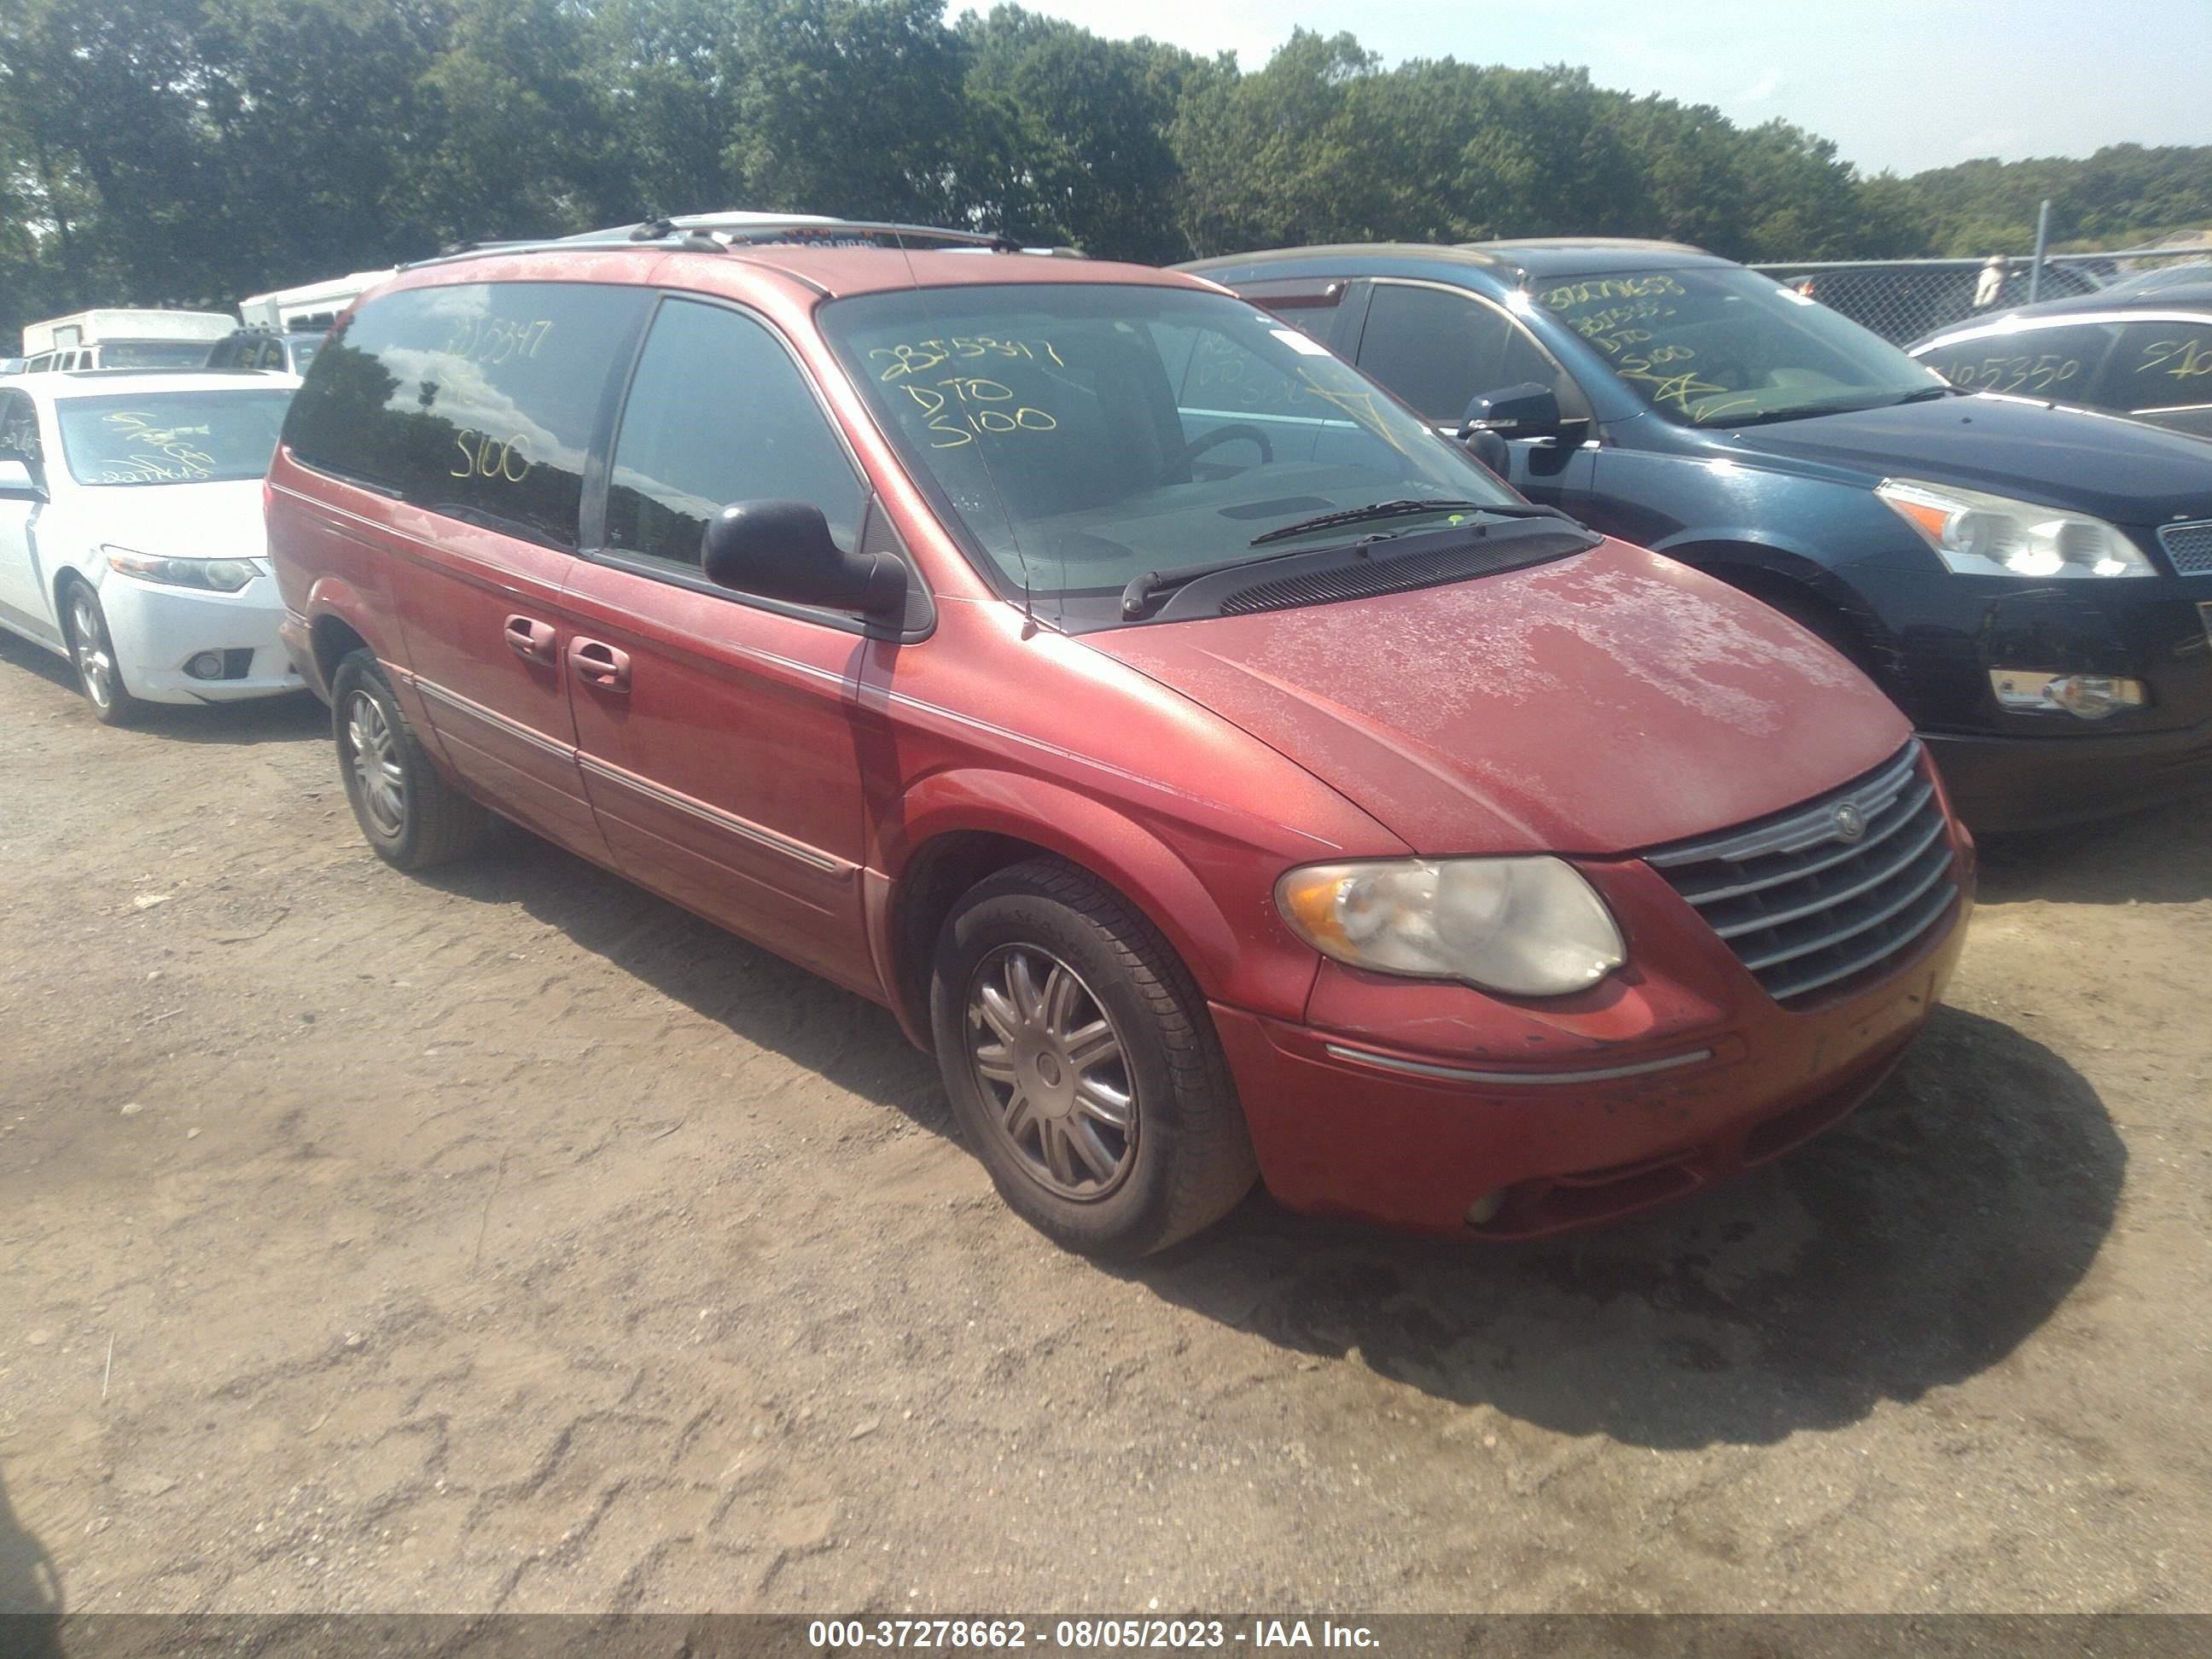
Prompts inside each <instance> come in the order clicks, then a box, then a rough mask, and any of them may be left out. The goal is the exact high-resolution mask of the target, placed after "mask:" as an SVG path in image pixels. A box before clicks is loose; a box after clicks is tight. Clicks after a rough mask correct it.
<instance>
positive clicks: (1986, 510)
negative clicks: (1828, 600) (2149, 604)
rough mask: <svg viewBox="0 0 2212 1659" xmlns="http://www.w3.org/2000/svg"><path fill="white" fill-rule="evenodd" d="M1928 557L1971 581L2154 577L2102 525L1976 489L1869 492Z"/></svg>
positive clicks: (1887, 484)
mask: <svg viewBox="0 0 2212 1659" xmlns="http://www.w3.org/2000/svg"><path fill="white" fill-rule="evenodd" d="M1874 493H1875V495H1879V496H1881V498H1882V500H1883V501H1887V502H1888V503H1889V506H1890V509H1891V510H1892V511H1893V512H1894V513H1896V514H1897V516H1898V517H1899V518H1900V519H1903V520H1905V523H1907V524H1909V525H1911V526H1912V527H1913V528H1914V529H1915V530H1917V531H1918V532H1920V539H1921V540H1923V541H1924V542H1926V543H1927V544H1928V545H1929V547H1931V548H1933V549H1934V550H1935V552H1936V557H1937V558H1939V559H1941V560H1942V561H1943V562H1944V563H1945V564H1947V565H1948V566H1950V567H1951V568H1952V569H1954V570H1956V571H1959V572H1960V573H1961V574H1966V575H1972V576H2154V575H2156V574H2158V573H2157V572H2156V571H2155V570H2154V569H2152V568H2151V563H2150V561H2149V560H2148V559H2147V558H2145V557H2144V556H2143V555H2142V549H2141V548H2139V547H2137V546H2136V544H2134V543H2133V542H2131V541H2130V540H2129V539H2128V538H2127V536H2126V534H2125V533H2124V532H2122V531H2120V530H2119V529H2118V528H2117V527H2116V526H2112V525H2108V524H2106V522H2105V521H2104V520H2102V519H2092V518H2087V517H2085V516H2084V515H2082V514H2081V513H2068V512H2064V511H2062V510H2061V509H2060V508H2058V507H2038V506H2037V505H2036V504H2035V503H2034V502H2033V501H2014V500H2012V499H2011V498H2010V497H2008V496H2004V495H1984V494H1982V492H1981V491H1980V490H1978V489H1954V488H1953V487H1952V486H1951V485H1949V484H1932V483H1922V482H1921V481H1920V480H1919V479H1917V478H1884V479H1883V480H1882V481H1881V485H1880V487H1879V488H1877V489H1875V492H1874Z"/></svg>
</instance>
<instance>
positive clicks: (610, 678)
mask: <svg viewBox="0 0 2212 1659" xmlns="http://www.w3.org/2000/svg"><path fill="white" fill-rule="evenodd" d="M568 666H569V667H570V668H571V669H573V670H574V671H575V675H576V678H578V679H580V680H581V681H583V682H584V684H586V685H596V686H597V687H599V690H602V691H627V690H629V652H627V651H620V650H617V649H616V648H615V647H613V646H611V645H604V644H601V643H600V642H599V641H598V640H584V639H575V640H570V641H568Z"/></svg>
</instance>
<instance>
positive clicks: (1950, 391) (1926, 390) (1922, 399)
mask: <svg viewBox="0 0 2212 1659" xmlns="http://www.w3.org/2000/svg"><path fill="white" fill-rule="evenodd" d="M1965 396H1966V393H1965V392H1961V391H1960V389H1959V388H1958V387H1957V386H1923V387H1921V388H1920V390H1919V391H1917V392H1906V393H1905V395H1904V396H1903V397H1902V398H1899V399H1898V400H1897V403H1894V404H1891V405H1890V407H1891V408H1892V409H1895V408H1896V407H1898V405H1899V404H1924V403H1926V402H1927V401H1928V400H1929V398H1963V397H1965Z"/></svg>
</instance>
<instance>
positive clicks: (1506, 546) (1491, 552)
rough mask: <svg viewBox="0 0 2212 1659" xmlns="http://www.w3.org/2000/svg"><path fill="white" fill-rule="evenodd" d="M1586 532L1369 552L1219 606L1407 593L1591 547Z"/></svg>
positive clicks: (1273, 607) (1236, 610)
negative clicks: (1352, 561) (1388, 552)
mask: <svg viewBox="0 0 2212 1659" xmlns="http://www.w3.org/2000/svg"><path fill="white" fill-rule="evenodd" d="M1591 544H1592V541H1591V538H1590V536H1589V534H1588V532H1583V531H1580V530H1577V529H1573V528H1570V527H1567V526H1561V527H1560V528H1559V529H1558V530H1552V529H1549V528H1534V529H1533V530H1532V531H1524V532H1522V533H1520V534H1518V535H1515V536H1512V537H1510V538H1500V537H1495V536H1493V537H1491V538H1486V539H1485V540H1482V541H1474V540H1469V541H1466V542H1462V543H1458V544H1454V545H1452V546H1449V547H1441V548H1437V549H1434V550H1431V551H1428V552H1424V553H1410V554H1403V555H1401V556H1398V557H1395V558H1392V557H1389V556H1381V557H1375V556H1370V557H1369V558H1365V559H1363V560H1361V561H1360V562H1358V563H1357V564H1349V565H1344V566H1341V567H1340V568H1335V569H1333V570H1316V571H1309V572H1304V573H1302V574H1297V575H1295V576H1279V577H1276V578H1275V579H1274V580H1272V581H1259V582H1254V583H1252V584H1251V585H1250V586H1245V587H1240V588H1238V589H1237V590H1236V592H1232V593H1229V594H1226V595H1225V596H1224V597H1223V598H1222V599H1221V601H1220V603H1219V605H1218V610H1219V612H1220V614H1221V615H1222V616H1225V617H1243V616H1249V615H1250V614H1252V613H1253V612H1255V611H1289V610H1292V609H1294V608H1296V607H1297V606H1299V605H1331V604H1334V603H1335V602H1337V601H1339V600H1340V599H1374V598H1376V596H1377V595H1379V594H1383V593H1407V592H1412V591H1413V589H1415V588H1417V587H1435V586H1440V585H1441V584H1443V583H1444V582H1460V581H1468V580H1473V579H1474V578H1475V577H1477V576H1494V575H1496V574H1498V573H1499V572H1500V571H1504V570H1519V569H1522V568H1525V567H1527V566H1529V565H1536V564H1547V563H1549V562H1551V561H1552V560H1553V559H1563V558H1565V557H1566V556H1568V555H1569V554H1571V553H1582V552H1586V551H1588V550H1589V548H1590V546H1591Z"/></svg>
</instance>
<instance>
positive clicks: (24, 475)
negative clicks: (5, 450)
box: [0, 455, 46, 501]
mask: <svg viewBox="0 0 2212 1659" xmlns="http://www.w3.org/2000/svg"><path fill="white" fill-rule="evenodd" d="M0 500H7V501H45V500H46V486H45V485H44V484H42V483H40V482H39V479H38V475H37V474H36V473H34V472H33V471H31V469H30V468H29V466H27V465H25V463H24V461H23V459H22V458H21V456H19V455H0Z"/></svg>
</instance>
